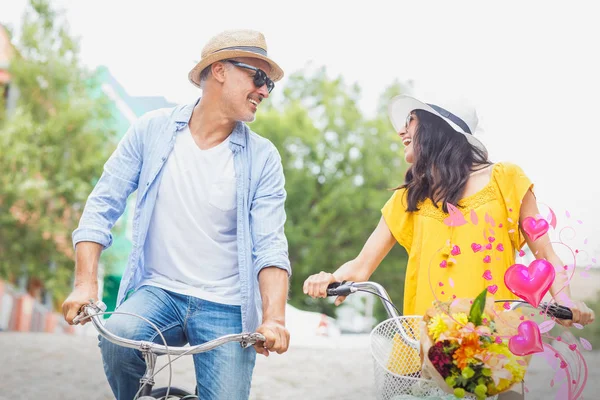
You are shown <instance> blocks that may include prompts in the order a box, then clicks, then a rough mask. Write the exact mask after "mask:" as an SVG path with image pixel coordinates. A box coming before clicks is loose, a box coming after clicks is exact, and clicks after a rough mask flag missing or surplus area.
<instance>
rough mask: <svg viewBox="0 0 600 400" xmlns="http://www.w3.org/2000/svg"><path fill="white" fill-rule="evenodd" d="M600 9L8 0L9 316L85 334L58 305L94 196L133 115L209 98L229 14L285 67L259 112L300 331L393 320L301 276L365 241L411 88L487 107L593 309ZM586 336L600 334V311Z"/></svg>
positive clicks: (3, 268)
mask: <svg viewBox="0 0 600 400" xmlns="http://www.w3.org/2000/svg"><path fill="white" fill-rule="evenodd" d="M591 11H592V8H591V5H590V4H589V3H586V2H583V1H582V2H577V1H575V2H569V4H568V6H567V3H566V2H541V1H531V2H526V3H524V2H516V1H506V2H502V3H493V4H491V3H487V2H476V1H460V2H442V1H422V2H410V1H395V2H390V1H378V0H372V1H369V2H358V1H356V2H354V1H344V2H342V1H327V2H324V1H312V0H308V1H304V2H301V3H294V4H291V3H290V4H286V5H285V6H284V5H283V4H282V2H276V1H271V0H265V1H260V2H247V1H228V2H227V4H225V3H219V4H217V3H210V4H209V3H202V2H190V1H179V0H171V1H169V2H144V1H137V0H130V1H116V0H105V1H102V2H99V1H91V0H90V1H67V0H55V1H49V0H29V1H26V0H11V1H10V2H8V1H5V2H2V3H1V4H0V171H1V172H2V173H1V174H0V330H1V331H15V332H47V333H48V332H49V333H54V334H60V335H62V334H69V335H78V334H79V335H81V334H85V333H90V332H89V331H86V330H85V329H81V328H73V327H70V326H68V325H66V324H65V323H64V322H62V320H61V318H60V316H59V315H58V313H57V311H59V309H60V305H61V304H62V301H63V300H64V298H65V297H66V295H67V294H68V293H69V292H70V289H71V285H72V279H73V268H74V262H73V249H72V245H71V232H72V231H73V230H74V229H75V227H76V226H77V223H78V219H79V217H80V214H81V212H82V209H83V206H84V204H85V201H86V198H87V196H88V195H89V193H90V192H91V190H92V188H93V186H94V183H95V182H96V180H97V179H98V178H99V176H100V174H101V172H102V166H103V164H104V162H105V161H106V159H107V158H108V156H109V155H110V154H111V152H112V151H113V150H114V148H115V147H116V144H117V143H118V141H119V139H120V138H121V137H122V135H123V134H124V133H125V131H126V129H127V128H128V126H129V125H130V124H131V123H132V122H133V121H134V120H135V119H136V118H138V117H140V116H141V115H142V114H144V113H146V112H148V111H151V110H153V109H157V108H162V107H171V106H173V105H175V104H179V103H190V102H193V101H195V99H197V97H198V96H200V94H201V92H199V91H198V89H197V88H195V87H194V86H192V85H191V84H190V83H189V82H188V81H187V73H188V71H189V70H190V69H191V68H192V67H193V66H194V65H195V63H196V62H197V61H198V59H199V57H200V52H201V49H202V46H203V45H204V44H205V42H206V41H207V40H208V39H209V38H210V37H211V36H213V35H215V34H217V33H219V32H220V31H222V30H225V29H234V28H251V29H257V30H260V31H262V32H263V33H264V34H265V36H266V39H267V43H268V46H269V55H270V56H271V57H272V58H273V59H274V60H276V61H277V62H278V63H279V65H280V66H282V68H283V69H284V71H285V72H286V76H285V78H284V79H283V80H282V81H281V82H279V83H278V84H277V85H276V89H275V90H274V91H273V94H272V95H271V97H270V98H269V101H267V102H265V103H266V104H265V103H263V105H261V108H260V110H259V112H258V115H257V119H256V121H255V122H254V123H252V124H251V128H252V129H253V130H254V131H256V132H258V133H259V134H261V135H262V136H265V137H267V138H268V139H270V140H271V141H272V142H273V143H274V144H275V145H276V146H277V148H278V149H279V151H280V153H281V156H282V160H283V164H284V170H285V175H286V190H287V192H288V199H287V202H286V210H287V215H288V221H287V223H286V234H287V237H288V241H289V244H290V259H291V262H292V267H293V276H292V281H291V291H290V301H289V311H288V318H289V325H290V331H291V332H292V335H293V337H296V338H298V339H296V340H298V343H301V342H304V343H314V341H315V340H323V339H324V338H328V339H329V340H330V343H334V341H336V340H337V342H335V343H338V344H339V343H340V341H339V340H345V339H340V337H343V338H348V337H350V338H352V337H354V338H355V339H356V340H358V341H360V340H362V339H360V337H361V335H365V334H368V332H370V330H371V329H372V327H373V326H374V325H375V324H376V323H377V322H378V321H381V320H382V319H384V318H385V314H384V312H383V309H382V308H381V306H380V305H379V303H378V301H377V300H376V299H374V298H372V297H361V296H355V297H354V298H353V299H350V301H347V302H346V303H344V305H343V306H342V307H340V308H339V309H335V307H334V306H333V305H332V302H331V301H328V300H319V301H315V300H312V299H309V298H307V297H306V296H304V294H303V293H302V283H303V282H304V280H305V279H306V277H307V276H309V275H311V274H313V273H317V272H319V271H321V270H323V271H333V270H335V269H336V268H337V267H338V266H339V265H341V264H342V263H344V262H345V261H348V260H350V259H352V258H354V257H355V256H356V255H357V254H358V252H359V251H360V249H361V248H362V245H363V244H364V242H365V241H366V239H367V238H368V236H369V235H370V233H371V232H372V230H373V229H374V227H375V226H376V224H377V222H378V220H379V218H380V209H381V207H382V206H383V204H384V203H385V202H386V200H387V199H388V198H389V197H390V195H391V192H390V191H389V189H390V188H393V187H396V186H398V185H400V184H402V183H403V179H404V173H405V170H406V164H405V163H404V160H403V150H402V145H401V143H400V140H399V138H398V137H397V135H395V133H394V131H393V128H392V126H391V124H390V122H389V120H388V118H387V115H386V106H387V102H388V100H389V99H390V98H391V97H393V96H394V95H396V94H399V93H408V94H413V95H416V96H417V97H422V98H423V99H424V100H427V99H430V98H435V97H447V96H460V97H465V98H468V99H469V100H470V101H471V102H472V103H474V104H475V105H476V106H477V109H478V112H479V116H480V121H481V123H482V125H483V128H484V130H485V133H484V134H483V135H482V136H481V140H482V141H483V142H484V143H485V144H486V145H487V147H488V149H489V151H490V156H491V158H492V161H510V162H514V163H517V164H519V165H520V166H522V167H523V169H524V170H525V172H526V173H527V174H528V175H529V177H530V178H531V179H532V180H533V182H534V183H535V186H536V195H537V199H538V201H539V203H540V209H541V210H542V211H541V212H542V214H544V215H549V214H550V210H552V211H553V212H554V213H555V214H556V216H557V221H558V224H557V227H556V229H552V230H551V232H550V233H551V235H552V238H553V240H555V241H557V242H558V241H561V242H562V243H563V244H562V245H560V246H558V247H557V249H558V250H559V251H560V255H561V257H562V259H563V261H564V262H565V263H566V264H568V265H569V266H570V270H571V272H572V281H571V284H572V287H573V293H574V296H575V297H576V298H578V299H582V300H586V301H587V302H589V303H590V304H591V305H592V306H593V307H594V308H595V310H596V313H598V312H599V311H600V300H599V298H598V290H599V288H600V286H599V283H600V273H599V271H600V269H599V268H598V267H599V266H600V263H599V262H598V260H600V216H599V215H600V214H599V213H598V211H597V198H598V195H599V194H600V182H599V180H598V177H597V175H598V172H599V170H600V169H599V168H598V163H597V156H596V153H597V140H596V139H595V138H596V136H597V135H598V134H599V133H600V132H599V130H600V128H599V127H598V124H597V121H596V116H597V115H598V110H597V108H598V106H599V105H600V102H599V101H598V93H600V76H599V75H598V71H600V61H599V59H600V58H599V57H597V55H598V54H597V53H598V38H599V37H600V27H599V25H598V24H597V17H596V15H597V14H594V13H593V12H591ZM134 196H135V194H134V195H133V196H132V198H131V199H130V204H131V205H133V204H134V201H135V199H134ZM131 209H132V208H129V207H128V209H127V210H126V212H125V214H124V215H123V216H122V218H121V219H120V220H119V221H118V223H117V225H116V226H115V228H114V230H113V235H114V244H113V246H112V247H111V248H110V249H108V250H107V251H105V252H104V254H103V256H102V260H101V270H100V280H101V282H102V284H101V287H102V289H101V291H102V297H103V299H104V301H105V302H106V303H107V304H108V306H109V309H113V308H114V305H115V301H116V296H117V290H118V284H119V281H120V278H121V274H122V272H123V270H124V269H125V266H126V262H127V256H128V253H129V251H130V248H131V217H132V213H131V212H130V210H131ZM528 257H529V258H531V255H530V254H528ZM405 264H406V254H405V252H404V250H403V249H402V248H401V247H400V246H396V247H395V248H394V249H393V250H392V252H391V253H390V255H389V256H388V257H387V258H386V259H385V260H384V262H383V264H382V265H381V267H380V268H379V269H378V270H377V271H376V273H375V274H374V276H373V278H372V279H373V280H375V281H379V282H382V283H384V285H385V287H386V289H387V290H388V292H389V294H390V295H391V297H392V299H393V300H394V302H395V303H396V305H398V306H399V307H401V306H402V293H403V282H404V271H405ZM294 334H296V335H295V336H294ZM578 334H580V335H581V336H583V337H586V338H588V339H589V340H590V341H591V342H592V344H593V345H594V346H595V347H598V346H600V325H599V323H595V324H594V325H592V326H590V327H586V328H585V329H584V330H583V331H581V332H578ZM332 346H335V345H333V344H332ZM0 347H1V346H0ZM594 353H595V352H594Z"/></svg>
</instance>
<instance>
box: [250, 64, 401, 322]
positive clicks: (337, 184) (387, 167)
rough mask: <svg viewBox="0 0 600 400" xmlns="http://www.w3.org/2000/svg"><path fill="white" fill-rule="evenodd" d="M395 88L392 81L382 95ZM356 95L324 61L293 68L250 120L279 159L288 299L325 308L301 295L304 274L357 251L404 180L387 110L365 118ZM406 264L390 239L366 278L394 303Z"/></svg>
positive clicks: (339, 261) (326, 304)
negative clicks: (305, 70) (274, 99)
mask: <svg viewBox="0 0 600 400" xmlns="http://www.w3.org/2000/svg"><path fill="white" fill-rule="evenodd" d="M398 90H399V88H398V87H395V88H394V87H393V88H391V89H390V90H389V93H386V95H385V100H388V99H389V98H390V97H391V94H392V93H393V92H394V91H396V93H397V92H398ZM359 97H360V90H359V88H358V87H357V86H351V87H348V86H347V85H345V83H344V82H343V80H342V79H341V78H336V79H333V80H332V79H329V78H328V77H327V74H326V70H325V68H322V69H321V70H319V71H317V72H315V73H314V74H313V75H312V76H304V75H303V74H300V73H298V74H295V75H293V76H291V77H290V79H289V83H288V85H287V86H286V87H285V89H284V91H283V99H280V100H281V101H280V102H278V103H277V105H272V106H270V107H269V108H267V109H266V110H263V112H262V114H261V115H260V116H259V117H258V118H257V120H256V122H254V123H253V124H252V129H254V130H255V131H256V132H258V133H259V134H261V135H263V136H265V137H267V138H269V139H270V140H271V141H272V142H273V143H274V144H275V145H276V146H277V148H278V149H279V152H280V153H281V157H282V161H283V167H284V172H285V176H286V190H287V193H288V197H287V202H286V211H287V218H288V219H287V223H286V234H287V237H288V242H289V246H290V259H291V263H292V268H293V276H292V281H291V292H290V302H291V303H292V304H293V305H296V306H299V307H301V308H304V309H314V310H318V311H321V312H325V313H327V314H330V315H332V314H333V313H334V311H333V308H334V307H333V306H332V305H331V303H330V302H328V301H322V300H320V301H316V300H313V299H310V298H308V297H307V296H306V295H304V293H303V292H302V285H303V283H304V280H305V279H306V278H307V277H308V276H309V275H311V274H314V273H318V272H319V271H328V272H333V271H334V270H335V269H337V267H339V266H340V265H341V264H343V263H344V262H346V261H348V260H350V259H352V258H354V257H356V256H357V255H358V253H359V251H360V250H361V248H362V246H363V244H364V243H365V242H366V240H367V238H368V237H369V235H370V234H371V232H372V231H373V230H374V229H375V226H376V225H377V223H378V221H379V219H380V218H381V212H380V210H381V208H382V207H383V205H384V204H385V202H386V201H387V200H388V199H389V197H390V196H391V194H392V192H391V191H390V190H389V189H390V188H394V187H396V186H398V185H400V184H401V183H402V182H403V179H404V175H403V174H404V169H405V164H404V161H403V157H402V150H401V146H400V145H399V140H398V139H397V138H395V135H394V132H393V128H392V127H391V124H390V123H389V121H388V119H387V115H386V114H378V115H377V116H376V117H375V118H371V119H370V118H366V117H365V116H364V115H363V114H362V113H361V111H360V110H359V108H358V105H357V103H358V100H359ZM382 104H383V105H382V106H381V107H380V109H381V108H383V107H384V105H385V102H382ZM405 264H406V255H405V252H404V250H403V249H400V246H396V248H395V249H394V250H393V251H392V252H391V253H390V255H389V256H388V257H387V258H386V260H384V262H383V263H382V265H381V267H380V268H379V270H378V271H377V272H376V273H375V274H374V275H373V277H372V279H373V280H376V281H379V282H381V283H382V284H384V285H385V287H386V289H387V290H388V292H389V293H390V296H391V297H392V298H393V299H394V301H395V302H396V303H397V304H398V305H400V304H401V299H402V292H403V281H404V271H405Z"/></svg>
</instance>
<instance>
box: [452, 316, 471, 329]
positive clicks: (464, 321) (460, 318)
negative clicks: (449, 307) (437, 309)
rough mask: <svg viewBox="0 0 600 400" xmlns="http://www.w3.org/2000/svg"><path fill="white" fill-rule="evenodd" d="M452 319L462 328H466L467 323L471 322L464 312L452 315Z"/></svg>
mask: <svg viewBox="0 0 600 400" xmlns="http://www.w3.org/2000/svg"><path fill="white" fill-rule="evenodd" d="M452 318H454V320H455V321H456V323H458V324H459V325H460V326H461V327H462V326H465V325H466V324H467V322H469V316H468V315H467V314H465V313H463V312H459V313H456V314H452Z"/></svg>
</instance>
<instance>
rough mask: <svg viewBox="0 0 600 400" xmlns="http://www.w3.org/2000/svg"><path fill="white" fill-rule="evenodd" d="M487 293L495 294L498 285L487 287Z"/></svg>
mask: <svg viewBox="0 0 600 400" xmlns="http://www.w3.org/2000/svg"><path fill="white" fill-rule="evenodd" d="M488 291H489V292H490V293H491V294H496V292H497V291H498V285H490V286H488Z"/></svg>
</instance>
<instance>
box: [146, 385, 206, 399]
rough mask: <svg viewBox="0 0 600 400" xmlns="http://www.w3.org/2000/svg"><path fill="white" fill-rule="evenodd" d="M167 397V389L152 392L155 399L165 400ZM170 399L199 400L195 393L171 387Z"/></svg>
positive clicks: (162, 388)
mask: <svg viewBox="0 0 600 400" xmlns="http://www.w3.org/2000/svg"><path fill="white" fill-rule="evenodd" d="M166 395H167V388H166V387H161V388H156V389H154V390H152V394H151V396H152V397H154V398H156V399H158V400H162V399H164V397H165V396H166ZM170 398H174V399H185V400H192V399H198V396H196V395H195V394H193V393H190V392H188V391H187V390H184V389H180V388H177V387H171V389H170V390H169V399H170Z"/></svg>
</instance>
